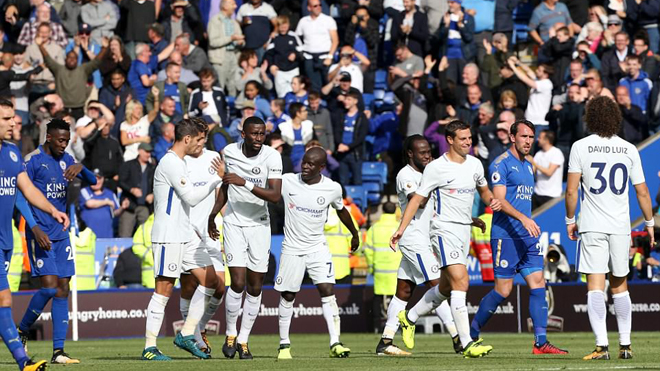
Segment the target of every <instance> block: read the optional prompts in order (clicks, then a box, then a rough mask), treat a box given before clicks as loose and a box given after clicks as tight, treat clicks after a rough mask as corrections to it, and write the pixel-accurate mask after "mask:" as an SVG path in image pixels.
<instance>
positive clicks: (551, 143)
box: [530, 130, 564, 210]
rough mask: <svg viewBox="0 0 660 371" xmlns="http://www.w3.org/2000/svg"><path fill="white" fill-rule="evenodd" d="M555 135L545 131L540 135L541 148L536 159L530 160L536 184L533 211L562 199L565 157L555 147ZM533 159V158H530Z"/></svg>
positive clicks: (535, 156)
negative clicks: (554, 200) (551, 201)
mask: <svg viewBox="0 0 660 371" xmlns="http://www.w3.org/2000/svg"><path fill="white" fill-rule="evenodd" d="M555 138H556V137H555V133H554V132H552V131H551V130H543V131H541V133H540V134H539V148H540V151H538V152H536V154H535V155H534V158H533V159H531V158H530V160H531V161H530V162H531V163H532V166H534V172H535V173H536V183H534V194H532V210H534V209H536V208H538V207H539V206H541V205H543V204H544V203H546V202H548V201H550V200H552V199H553V198H556V197H561V193H562V178H563V175H564V155H563V154H562V153H561V150H559V148H557V147H555ZM530 157H531V156H530Z"/></svg>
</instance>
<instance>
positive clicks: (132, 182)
mask: <svg viewBox="0 0 660 371" xmlns="http://www.w3.org/2000/svg"><path fill="white" fill-rule="evenodd" d="M152 151H153V148H152V147H151V144H149V143H141V144H140V145H139V149H138V156H137V157H136V158H135V159H133V160H131V161H128V162H125V163H124V164H123V165H122V166H121V169H120V170H119V187H120V188H121V190H122V194H121V203H122V204H124V202H125V201H124V200H128V207H127V208H126V209H125V210H124V212H123V213H122V214H121V216H120V217H119V237H121V238H124V237H131V236H133V231H134V230H135V227H136V226H138V225H140V224H142V223H144V222H145V221H146V220H147V218H149V215H150V214H151V213H152V212H153V204H154V173H155V171H156V166H155V165H154V164H152V163H151V160H150V159H151V152H152Z"/></svg>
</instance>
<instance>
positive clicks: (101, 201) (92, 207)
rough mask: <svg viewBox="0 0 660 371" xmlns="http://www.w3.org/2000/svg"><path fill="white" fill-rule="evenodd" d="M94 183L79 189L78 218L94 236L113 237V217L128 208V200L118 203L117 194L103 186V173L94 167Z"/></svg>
mask: <svg viewBox="0 0 660 371" xmlns="http://www.w3.org/2000/svg"><path fill="white" fill-rule="evenodd" d="M94 175H96V184H95V185H92V186H89V187H85V188H83V189H82V190H81V191H80V199H79V202H80V218H81V219H82V220H83V221H84V222H85V224H86V225H87V227H89V228H91V229H92V231H94V234H96V238H114V237H115V233H114V230H113V228H112V225H113V220H114V218H116V217H118V216H120V215H121V214H122V212H124V210H125V209H126V208H128V204H129V202H128V200H127V199H124V200H123V201H122V203H121V205H120V204H119V200H118V199H117V195H115V193H114V192H113V191H111V190H109V189H107V188H105V187H104V183H103V179H104V174H103V173H101V170H99V169H94Z"/></svg>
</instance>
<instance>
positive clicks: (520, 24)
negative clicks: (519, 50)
mask: <svg viewBox="0 0 660 371" xmlns="http://www.w3.org/2000/svg"><path fill="white" fill-rule="evenodd" d="M533 12H534V4H532V2H531V1H521V2H520V3H518V6H516V7H515V8H514V9H513V13H512V14H511V16H512V18H513V36H512V40H511V44H512V45H516V44H518V43H524V42H527V41H528V40H529V35H528V32H529V30H528V25H529V20H530V19H532V13H533Z"/></svg>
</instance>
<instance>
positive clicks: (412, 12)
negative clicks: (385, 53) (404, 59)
mask: <svg viewBox="0 0 660 371" xmlns="http://www.w3.org/2000/svg"><path fill="white" fill-rule="evenodd" d="M450 7H451V6H450ZM403 8H404V9H403V11H401V12H399V14H397V15H396V16H395V17H394V18H393V19H392V31H391V32H392V42H393V43H394V45H396V44H398V43H403V44H406V45H408V49H410V51H411V52H412V53H413V54H415V55H417V56H419V57H421V58H423V57H424V56H425V55H426V42H427V40H428V38H429V24H428V18H427V17H426V14H425V13H423V12H422V11H421V10H420V9H419V7H417V5H415V0H403Z"/></svg>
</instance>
